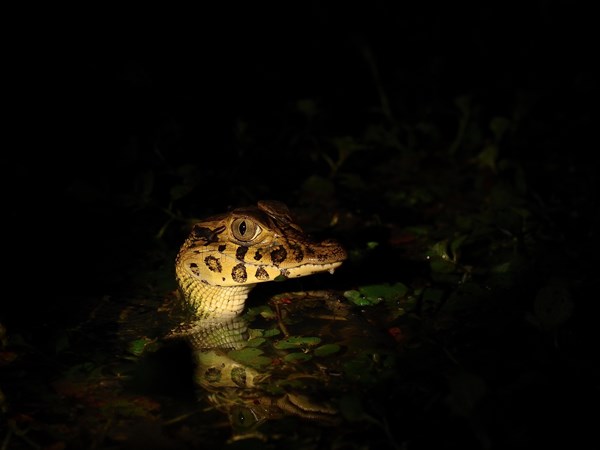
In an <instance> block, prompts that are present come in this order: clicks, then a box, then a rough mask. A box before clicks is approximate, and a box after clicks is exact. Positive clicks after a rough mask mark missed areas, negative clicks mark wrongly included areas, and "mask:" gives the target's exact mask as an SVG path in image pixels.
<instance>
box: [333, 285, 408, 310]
mask: <svg viewBox="0 0 600 450" xmlns="http://www.w3.org/2000/svg"><path fill="white" fill-rule="evenodd" d="M407 292H408V288H407V287H406V286H405V285H404V284H402V283H394V284H389V283H385V284H371V285H367V286H361V287H359V288H358V290H351V291H346V292H344V297H346V298H347V299H348V300H350V301H351V302H352V303H354V304H355V305H358V306H372V305H377V304H378V303H381V302H382V301H384V300H385V301H393V300H397V299H399V298H402V297H404V296H405V295H406V293H407Z"/></svg>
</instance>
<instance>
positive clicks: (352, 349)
mask: <svg viewBox="0 0 600 450" xmlns="http://www.w3.org/2000/svg"><path fill="white" fill-rule="evenodd" d="M172 336H173V337H176V336H179V337H184V338H185V339H187V341H188V342H189V343H190V345H191V347H192V349H193V353H194V359H195V364H196V369H195V374H194V378H195V381H196V383H197V385H198V386H200V387H202V388H203V393H202V392H201V396H204V397H206V398H207V399H208V400H209V401H210V403H211V404H212V405H213V406H214V407H215V408H217V409H218V410H220V411H222V412H223V413H225V414H227V415H228V417H229V421H230V424H231V427H232V431H233V439H242V438H247V437H258V438H264V437H265V436H263V435H262V434H261V433H260V426H261V425H262V424H263V423H264V422H265V421H268V420H273V419H280V418H283V417H288V416H293V417H297V418H299V419H302V420H309V421H312V422H313V423H318V424H320V425H325V426H328V425H336V424H339V423H341V421H342V420H343V415H342V414H341V411H340V408H339V402H340V399H341V398H342V397H343V396H344V395H346V394H348V393H351V394H355V393H356V392H360V391H361V390H368V387H369V386H370V385H372V384H373V383H376V382H377V380H380V379H382V378H385V377H387V376H389V375H391V374H392V372H393V366H394V358H393V356H392V352H391V351H389V347H387V345H388V344H389V342H388V341H387V339H386V338H385V336H384V335H383V334H380V333H378V332H377V331H376V329H375V328H373V327H369V326H368V323H367V322H366V321H365V320H364V318H363V317H362V316H360V315H357V314H355V313H354V312H353V311H352V309H351V307H350V306H349V305H348V304H347V303H346V302H345V300H344V299H340V298H339V297H338V296H336V295H335V294H334V293H331V292H327V291H319V292H297V293H287V294H282V295H280V296H276V297H274V298H273V299H272V300H271V302H270V303H269V305H268V306H266V305H265V306H262V307H257V308H254V309H250V310H249V311H248V312H247V313H246V314H244V315H243V316H236V317H232V318H230V319H201V320H197V321H195V322H193V323H191V324H188V325H186V326H184V327H183V328H181V329H179V330H177V331H174V332H173V334H172Z"/></svg>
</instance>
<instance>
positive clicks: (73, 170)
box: [2, 0, 600, 407]
mask: <svg viewBox="0 0 600 450" xmlns="http://www.w3.org/2000/svg"><path fill="white" fill-rule="evenodd" d="M19 17H21V20H18V21H17V22H16V23H17V26H15V30H14V33H12V35H11V36H10V39H8V41H7V44H8V45H7V47H8V58H7V64H6V66H5V72H7V74H8V76H9V80H10V81H9V82H7V84H5V92H6V93H7V94H8V96H9V97H10V99H11V100H14V102H11V103H10V106H9V110H8V111H7V112H8V115H9V116H10V118H9V119H8V122H7V123H8V128H9V132H12V133H10V134H11V135H12V134H13V133H14V138H10V139H9V138H7V140H5V142H4V145H5V148H4V150H3V152H2V154H3V155H2V160H3V161H2V168H3V172H4V176H3V184H4V187H3V191H4V192H3V193H4V198H5V202H4V205H3V206H4V210H5V214H3V216H4V218H5V224H6V225H7V228H6V231H5V239H6V248H7V249H8V252H7V255H8V256H9V257H8V258H7V260H6V261H5V263H6V264H7V265H8V266H9V269H10V270H11V272H9V274H10V277H9V278H7V279H6V281H7V285H6V286H5V288H7V289H8V288H9V286H10V289H11V290H12V289H15V290H14V291H12V292H16V294H5V295H4V299H3V300H2V313H3V317H2V320H3V321H4V322H5V323H6V324H7V325H9V326H13V327H15V329H21V328H26V327H27V326H28V325H30V324H32V323H38V322H39V323H46V322H48V321H50V322H56V324H57V326H60V324H62V323H63V322H68V321H69V320H70V319H69V318H65V311H68V310H69V309H70V305H73V304H74V302H78V301H80V299H81V297H82V295H83V296H84V297H86V298H93V297H97V296H102V295H106V294H108V293H110V294H114V293H130V292H133V291H132V289H134V288H137V287H139V286H138V285H137V284H136V282H135V280H133V279H134V278H135V275H134V274H135V273H136V271H140V270H145V269H146V268H147V267H149V266H150V267H151V268H152V269H153V270H160V269H161V268H162V269H164V270H163V272H165V273H166V274H167V275H165V277H166V278H168V277H169V275H168V271H169V270H171V266H172V259H169V258H172V256H173V255H174V252H175V251H176V248H177V246H178V245H179V243H180V242H181V239H182V238H183V237H184V236H185V233H186V230H187V228H186V227H187V225H188V224H187V223H186V221H185V219H188V218H193V217H202V216H206V215H208V214H212V213H216V212H222V211H224V210H226V209H229V208H231V207H234V206H240V205H246V204H252V203H254V202H255V201H256V200H258V199H262V198H271V199H277V200H282V201H285V202H286V203H288V204H289V205H290V206H291V207H294V206H298V205H302V204H303V203H304V204H305V203H306V202H307V201H309V200H307V197H306V193H307V189H306V187H305V186H306V185H305V183H306V180H307V179H308V178H309V177H311V176H313V175H318V176H320V177H323V178H327V177H331V176H332V170H331V167H330V166H329V165H328V164H327V162H326V160H325V158H323V157H322V155H328V156H329V157H332V158H333V157H334V156H335V148H334V146H333V145H331V139H333V138H336V137H339V136H358V135H362V134H363V132H364V130H365V129H366V127H367V125H368V124H372V123H384V124H387V125H389V126H391V127H393V126H396V127H399V129H400V131H398V128H396V136H399V137H400V139H401V140H402V141H403V145H405V146H406V147H410V146H411V139H414V135H411V133H410V132H409V131H406V132H403V131H402V129H403V128H402V127H404V128H406V129H407V130H410V129H419V126H418V125H419V124H430V125H431V124H434V125H435V133H433V132H432V133H426V132H423V134H422V136H421V135H418V136H417V144H416V146H417V147H418V146H421V147H422V148H423V149H426V150H425V151H430V152H431V153H432V154H433V153H435V152H437V151H439V150H440V149H444V148H448V147H449V146H450V145H451V143H452V141H453V139H454V136H455V134H456V129H457V126H458V114H457V112H456V111H457V105H456V99H457V98H459V97H461V96H467V97H469V98H470V99H471V100H472V102H473V103H474V104H476V105H477V108H478V109H477V114H478V118H479V119H480V120H481V121H482V122H486V123H487V122H488V121H489V120H491V118H493V117H494V116H497V115H504V116H508V117H511V118H513V119H515V120H516V118H518V119H519V120H520V121H521V122H520V123H521V124H522V126H521V128H520V133H519V134H518V135H517V136H516V137H515V138H514V140H513V141H512V145H510V146H507V147H506V148H505V149H504V150H503V151H504V153H503V156H504V157H505V158H507V159H510V160H513V161H517V162H518V163H519V164H520V165H521V166H522V167H523V168H524V169H525V171H526V173H527V175H528V178H527V180H528V183H529V186H530V188H531V190H532V191H533V192H535V195H537V196H539V198H541V199H543V203H544V205H546V207H547V209H546V213H548V214H550V215H553V218H554V220H555V223H556V224H558V228H559V229H560V233H561V236H562V239H563V241H562V243H563V245H564V247H561V251H563V250H564V249H565V248H566V249H567V250H566V253H567V254H568V255H569V257H570V258H572V259H573V260H576V261H578V264H579V265H578V269H577V270H583V271H589V274H590V275H589V276H583V275H581V276H580V277H579V279H583V280H585V283H587V284H585V287H588V288H591V289H593V287H594V286H595V284H594V283H592V282H591V281H590V280H592V279H593V274H595V272H596V269H595V264H593V262H592V261H593V259H592V258H593V252H594V249H597V232H596V231H595V230H597V228H598V226H599V225H600V224H599V223H598V208H597V181H596V173H597V164H596V162H595V160H596V156H597V143H596V139H595V135H594V134H593V130H594V127H595V126H596V124H597V119H596V116H597V115H596V113H595V108H596V106H597V100H596V95H597V78H596V73H595V72H594V70H593V68H594V63H595V60H596V59H597V56H596V53H597V49H596V48H595V38H596V37H597V32H596V30H595V20H594V15H593V14H592V13H591V11H589V10H587V8H585V7H582V6H581V5H573V4H570V3H567V2H551V1H539V2H527V3H526V4H517V3H514V4H512V3H506V2H492V3H487V4H478V5H477V6H473V5H469V6H462V7H460V6H458V5H457V4H455V3H452V2H446V3H444V4H441V5H440V4H436V3H433V2H426V3H417V2H410V3H404V2H392V1H383V0H382V1H373V2H368V3H361V4H357V5H350V4H345V3H339V4H338V3H332V2H331V3H330V2H327V3H325V2H323V3H321V2H302V3H298V4H296V5H295V6H289V5H286V7H285V8H283V7H281V6H273V5H270V6H257V5H255V4H250V3H248V4H245V5H240V4H235V3H226V4H223V5H220V6H214V5H208V6H207V5H198V6H197V7H196V8H194V9H193V10H186V9H181V10H177V9H175V8H169V9H167V10H165V9H163V8H162V7H156V8H151V7H148V6H144V7H140V8H139V9H137V10H122V11H119V10H116V9H115V10H110V11H108V10H103V9H102V8H100V7H99V8H98V10H69V11H64V12H60V11H56V10H54V11H49V12H48V14H45V13H44V12H42V11H40V12H38V13H37V14H36V17H35V18H33V19H32V20H29V19H27V20H22V18H23V17H27V16H23V15H20V16H19ZM374 71H375V72H374ZM306 100H309V102H308V103H303V104H302V103H299V102H302V101H306ZM302 105H304V106H302ZM313 107H314V108H316V113H315V116H314V117H313V118H312V119H311V117H312V116H311V114H312V112H311V111H313V110H311V109H310V108H313ZM303 108H305V109H303ZM306 108H308V109H306ZM307 111H308V113H307ZM517 116H518V117H517ZM412 142H414V141H412ZM469 151H470V149H469V148H468V146H467V148H466V149H464V151H463V153H460V152H459V153H458V154H457V158H458V159H460V158H463V159H465V160H466V159H468V158H469V157H470V155H469ZM386 158H389V159H390V161H393V158H392V157H391V156H390V153H389V152H386V151H382V152H367V153H361V154H359V155H358V156H353V159H349V160H348V162H347V165H346V166H345V170H346V172H347V173H352V174H353V175H356V176H357V177H358V178H361V179H362V180H363V181H364V182H365V183H366V185H373V186H374V188H373V189H367V190H366V191H365V190H363V191H360V192H361V193H356V191H353V190H352V189H349V188H347V186H346V187H345V188H344V185H343V180H341V179H340V178H335V176H334V177H333V179H334V183H335V186H336V188H337V190H336V193H335V195H333V197H334V201H333V203H331V204H329V203H327V202H328V201H329V200H330V198H329V197H318V196H317V197H316V198H318V199H319V200H318V201H321V200H322V199H323V198H326V199H327V201H325V202H324V203H323V206H324V207H325V208H326V209H327V208H336V207H342V208H344V209H346V210H350V211H354V212H355V213H356V214H357V215H358V212H359V211H360V212H363V213H364V212H365V211H366V212H373V211H377V212H378V213H379V214H380V216H381V217H382V220H383V221H392V222H395V223H403V222H405V221H406V222H410V221H411V220H413V221H416V218H415V217H414V216H407V217H403V216H402V214H403V213H405V212H406V211H405V210H402V209H399V210H393V209H389V208H388V207H387V204H386V203H385V201H384V199H385V198H386V197H385V195H386V192H385V191H378V189H379V185H378V184H377V183H376V182H375V178H374V176H373V173H372V171H371V168H372V167H374V166H380V165H382V164H385V161H386ZM394 170H396V171H397V173H400V175H398V176H399V178H402V174H401V172H402V171H404V170H406V171H407V172H410V171H411V170H413V169H411V168H410V167H402V168H398V169H394ZM392 172H393V171H392ZM393 176H394V173H392V175H391V177H392V178H393ZM390 184H392V185H393V180H392V181H390ZM340 186H341V187H340ZM388 186H389V185H388ZM174 188H177V189H183V190H185V195H181V196H179V197H177V198H176V199H175V200H174V197H173V189H174ZM310 192H312V193H313V194H314V190H311V191H310ZM364 192H367V194H365V193H364ZM171 216H174V217H175V219H174V220H173V222H170V224H169V226H167V227H166V228H164V230H163V231H164V233H162V234H161V235H160V239H157V234H158V233H159V230H161V229H163V227H164V226H165V223H166V222H167V220H168V219H169V217H171ZM156 248H158V249H159V251H157V253H155V256H154V259H153V257H152V256H151V255H152V252H153V251H154V249H156ZM149 254H150V256H149ZM156 254H158V255H159V256H156ZM579 288H581V286H579ZM592 295H594V294H593V292H592ZM588 309H589V310H590V311H591V309H592V308H591V305H589V304H587V303H585V304H584V307H583V310H584V311H588ZM586 323H587V322H586ZM589 334H590V332H589V330H588V331H587V332H585V333H584V335H585V336H588V335H589ZM597 388H598V387H597V384H596V385H595V386H594V387H590V393H594V394H597ZM574 405H577V402H576V401H574V402H572V401H569V402H568V406H569V407H572V406H574Z"/></svg>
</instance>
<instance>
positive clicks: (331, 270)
mask: <svg viewBox="0 0 600 450" xmlns="http://www.w3.org/2000/svg"><path fill="white" fill-rule="evenodd" d="M334 272H335V268H334V267H332V268H331V269H329V273H330V274H331V275H333V273H334Z"/></svg>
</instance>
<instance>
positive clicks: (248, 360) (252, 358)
mask: <svg viewBox="0 0 600 450" xmlns="http://www.w3.org/2000/svg"><path fill="white" fill-rule="evenodd" d="M227 356H229V357H230V358H231V359H233V360H234V361H237V362H239V363H240V364H243V365H245V366H250V367H254V368H257V369H262V368H263V367H264V366H267V365H269V364H271V358H268V357H267V356H264V355H263V351H262V350H260V349H258V348H253V347H245V348H242V349H239V350H231V351H230V352H229V353H228V354H227Z"/></svg>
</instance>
